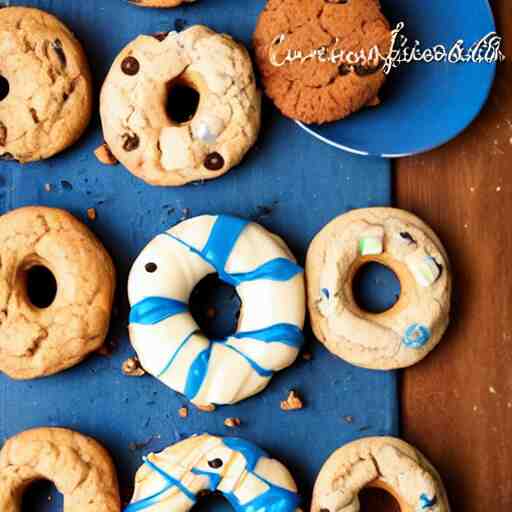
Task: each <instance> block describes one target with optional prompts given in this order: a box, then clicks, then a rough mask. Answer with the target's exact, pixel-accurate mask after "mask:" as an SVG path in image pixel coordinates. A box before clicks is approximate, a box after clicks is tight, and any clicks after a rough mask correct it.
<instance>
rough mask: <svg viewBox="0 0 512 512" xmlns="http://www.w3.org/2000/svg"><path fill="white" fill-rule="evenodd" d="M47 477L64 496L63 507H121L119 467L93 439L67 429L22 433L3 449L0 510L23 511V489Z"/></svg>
mask: <svg viewBox="0 0 512 512" xmlns="http://www.w3.org/2000/svg"><path fill="white" fill-rule="evenodd" d="M36 480H49V481H51V482H53V483H54V484H55V487H57V490H58V491H59V492H60V493H62V494H63V495H64V512H120V510H121V501H120V498H119V489H118V483H117V476H116V470H115V468H114V465H113V463H112V460H111V458H110V455H109V454H108V453H107V451H106V450H105V449H104V448H103V447H102V446H101V445H100V444H99V443H97V442H96V441H95V440H94V439H91V438H90V437H86V436H84V435H82V434H79V433H78V432H73V431H71V430H66V429H63V428H37V429H33V430H27V431H25V432H22V433H20V434H18V435H16V436H14V437H12V438H11V439H9V440H8V441H6V443H5V444H4V446H3V448H2V450H1V451H0V510H2V512H20V510H21V501H22V497H23V493H24V491H25V489H26V488H27V487H28V486H29V485H30V484H31V483H32V482H35V481H36Z"/></svg>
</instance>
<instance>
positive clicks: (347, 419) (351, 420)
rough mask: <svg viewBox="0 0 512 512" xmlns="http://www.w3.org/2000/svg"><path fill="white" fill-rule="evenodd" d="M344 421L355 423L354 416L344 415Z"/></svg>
mask: <svg viewBox="0 0 512 512" xmlns="http://www.w3.org/2000/svg"><path fill="white" fill-rule="evenodd" d="M343 421H344V422H345V423H349V424H350V423H354V416H343Z"/></svg>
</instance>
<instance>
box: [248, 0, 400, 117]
mask: <svg viewBox="0 0 512 512" xmlns="http://www.w3.org/2000/svg"><path fill="white" fill-rule="evenodd" d="M253 43H254V47H255V50H256V60H257V64H258V66H259V69H260V72H261V75H262V81H263V85H264V87H265V92H266V93H267V95H268V96H270V98H271V99H272V100H273V101H274V102H275V104H276V106H277V107H278V108H279V110H281V112H282V113H283V114H284V115H286V116H288V117H291V118H293V119H297V120H299V121H302V122H304V123H325V122H329V121H336V120H338V119H342V118H344V117H347V116H348V115H350V114H352V113H353V112H356V111H357V110H359V109H361V108H362V107H364V106H366V105H375V104H377V103H378V97H377V95H378V92H379V89H380V88H381V86H382V85H383V83H384V81H385V73H384V71H383V69H382V63H383V60H382V58H379V55H381V56H384V55H386V53H387V52H388V50H389V46H390V43H391V32H390V27H389V24H388V22H387V20H386V18H385V17H384V15H383V14H382V12H381V10H380V4H379V0H269V1H268V4H267V6H266V7H265V10H264V11H263V12H262V14H261V16H260V19H259V21H258V24H257V27H256V31H255V33H254V38H253ZM322 48H325V50H324V52H325V53H324V54H323V55H321V54H320V51H322V50H321V49H322ZM373 48H378V49H379V52H376V51H375V50H372V49H373ZM314 51H318V53H316V56H314V57H312V58H304V59H302V57H306V56H308V55H311V52H314ZM300 52H302V53H300ZM349 52H353V53H349ZM360 52H363V53H364V56H365V57H366V59H365V60H360V61H359V62H358V63H356V56H357V55H359V54H360ZM287 55H290V56H292V55H293V56H297V57H301V58H300V59H297V60H294V61H288V62H287V61H286V57H287Z"/></svg>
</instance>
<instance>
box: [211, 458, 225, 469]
mask: <svg viewBox="0 0 512 512" xmlns="http://www.w3.org/2000/svg"><path fill="white" fill-rule="evenodd" d="M222 464H223V462H222V460H221V459H213V460H209V461H208V466H210V467H211V468H213V469H219V468H221V467H222Z"/></svg>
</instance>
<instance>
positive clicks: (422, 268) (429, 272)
mask: <svg viewBox="0 0 512 512" xmlns="http://www.w3.org/2000/svg"><path fill="white" fill-rule="evenodd" d="M411 270H412V272H413V274H414V277H415V279H416V281H417V282H418V283H419V284H420V285H421V286H423V287H424V288H428V287H429V286H431V285H432V284H434V283H435V282H436V281H437V280H438V279H439V276H440V275H441V267H440V266H439V265H438V264H437V262H436V260H435V259H434V258H432V256H427V257H425V258H424V259H423V261H421V262H420V263H419V264H417V265H414V266H413V267H412V269H411Z"/></svg>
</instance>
